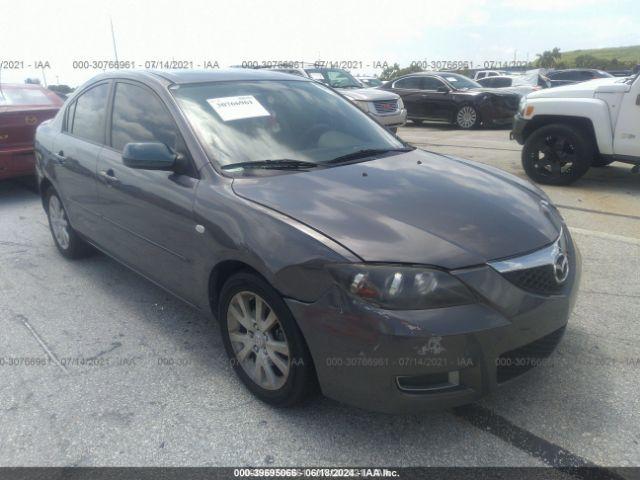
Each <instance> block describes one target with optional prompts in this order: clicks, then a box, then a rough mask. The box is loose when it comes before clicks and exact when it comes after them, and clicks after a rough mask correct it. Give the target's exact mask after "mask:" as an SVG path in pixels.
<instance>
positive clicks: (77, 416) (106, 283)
mask: <svg viewBox="0 0 640 480" xmlns="http://www.w3.org/2000/svg"><path fill="white" fill-rule="evenodd" d="M399 135H400V136H401V137H402V138H404V139H405V140H407V141H408V142H410V143H413V144H415V145H416V146H419V147H420V148H424V149H427V150H432V151H435V152H439V153H446V154H451V155H457V156H461V157H466V158H470V159H472V160H475V161H478V162H483V163H487V164H490V165H493V166H495V167H498V168H501V169H504V170H506V171H508V172H510V173H514V174H516V175H518V176H520V177H523V178H524V174H523V172H522V169H521V167H520V164H519V159H520V147H519V146H518V145H517V144H516V143H515V142H510V141H509V140H508V131H506V130H487V131H483V130H477V131H471V132H466V131H459V130H453V129H450V128H448V127H416V126H411V125H409V126H407V127H405V128H402V129H400V131H399ZM544 190H545V191H546V192H547V193H548V194H549V195H550V197H551V198H552V200H553V201H554V202H555V203H556V204H557V205H559V206H560V210H561V212H562V214H563V216H564V217H565V219H566V220H567V223H568V225H569V227H570V229H571V231H572V232H573V234H574V238H575V240H576V242H577V244H578V246H579V248H580V249H581V251H582V254H583V262H584V273H583V280H582V287H581V290H580V294H579V299H578V303H577V305H576V308H575V310H574V312H573V315H572V316H571V319H570V322H569V326H568V329H567V333H566V335H565V337H564V340H563V341H562V342H561V344H560V346H559V347H558V349H557V351H556V352H555V353H554V354H553V356H552V357H551V358H550V360H549V362H547V363H545V364H544V365H542V366H540V367H538V368H537V369H534V370H533V371H532V372H530V373H529V374H527V375H525V376H523V377H522V378H520V379H518V380H516V381H514V382H512V383H510V384H507V385H505V386H504V387H503V388H502V389H500V390H499V391H498V392H497V393H495V394H494V395H492V396H491V397H488V398H486V399H484V400H482V401H481V402H479V403H478V404H476V405H474V406H472V407H469V408H461V409H456V410H451V411H442V412H435V413H430V414H423V415H415V416H389V415H382V414H375V413H369V412H365V411H362V410H358V409H355V408H351V407H347V406H344V405H341V404H338V403H336V402H333V401H331V400H328V399H325V398H322V397H318V398H316V399H314V400H312V401H310V402H308V403H307V404H305V405H304V406H302V407H300V408H296V409H293V410H276V409H273V408H270V407H268V406H266V405H264V404H262V403H260V402H259V401H257V400H256V399H254V398H253V397H252V396H251V394H250V393H249V392H248V391H247V390H245V389H244V388H243V386H242V385H241V384H240V382H239V380H237V379H236V377H235V375H234V374H233V372H232V371H231V368H230V367H229V365H228V363H227V361H226V356H225V353H224V348H223V346H222V342H221V339H220V335H219V333H218V330H217V326H216V325H211V324H207V323H206V322H205V320H204V319H203V318H202V317H201V316H199V315H198V314H197V313H196V312H195V311H194V310H192V309H190V308H189V307H187V306H185V305H183V304H182V303H180V302H179V301H178V300H175V299H174V298H172V297H171V296H170V295H168V294H167V293H165V292H164V291H162V290H160V289H158V288H157V287H155V286H154V285H152V284H151V283H149V282H147V281H146V280H144V279H142V278H141V277H139V276H137V275H136V274H135V273H133V272H131V271H129V270H127V269H126V268H124V267H122V266H121V265H119V264H118V263H116V262H115V261H113V260H111V259H109V258H107V257H105V256H104V255H99V254H98V255H95V256H94V257H91V258H89V259H86V260H82V261H77V262H70V261H67V260H65V259H64V258H62V257H61V256H60V255H59V254H58V253H57V251H56V249H55V247H54V244H53V241H52V239H51V236H50V234H49V230H48V226H47V222H46V217H45V214H44V212H43V210H42V207H41V204H40V200H39V198H38V196H37V195H36V194H35V193H34V192H33V191H32V190H30V189H29V188H28V187H27V186H26V185H25V184H23V183H21V182H17V181H6V182H0V293H1V295H0V332H2V334H1V335H0V375H1V378H2V382H1V383H0V412H1V424H0V465H3V466H31V465H56V466H67V465H78V466H96V465H100V466H104V465H110V466H111V465H118V466H126V465H137V466H144V465H159V466H165V465H167V466H168V465H180V466H209V465H227V466H242V465H256V466H258V465H264V466H269V465H278V466H284V465H297V466H301V465H305V466H307V465H309V466H312V465H340V466H342V465H390V466H432V465H438V466H446V465H461V466H475V465H478V466H522V465H524V466H537V465H552V466H562V465H565V466H568V465H585V464H586V465H591V464H597V465H602V466H612V465H616V466H638V465H640V387H639V386H640V348H639V347H638V345H639V342H640V338H639V337H640V326H639V322H638V312H640V288H639V287H640V208H639V207H640V175H633V174H631V173H630V167H629V166H627V165H623V164H619V163H614V164H612V165H611V166H610V167H607V168H603V169H592V170H591V171H590V172H589V173H588V174H587V175H586V176H585V177H584V178H583V179H581V180H580V181H578V182H577V183H576V184H575V185H574V186H572V187H562V188H559V187H558V188H556V187H551V188H547V187H545V188H544Z"/></svg>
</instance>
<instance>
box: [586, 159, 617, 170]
mask: <svg viewBox="0 0 640 480" xmlns="http://www.w3.org/2000/svg"><path fill="white" fill-rule="evenodd" d="M612 163H613V160H609V159H607V158H602V157H595V158H594V159H593V162H591V166H592V167H596V168H600V167H606V166H607V165H611V164H612Z"/></svg>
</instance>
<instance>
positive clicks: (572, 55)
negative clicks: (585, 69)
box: [560, 45, 640, 65]
mask: <svg viewBox="0 0 640 480" xmlns="http://www.w3.org/2000/svg"><path fill="white" fill-rule="evenodd" d="M561 53H562V58H561V59H560V61H561V62H563V63H565V64H567V65H573V64H574V62H575V60H576V57H578V56H579V55H592V56H594V57H596V58H600V59H603V60H613V59H614V58H617V59H618V61H619V62H624V63H626V62H630V63H633V64H640V45H633V46H630V47H612V48H592V49H587V50H571V51H569V52H561Z"/></svg>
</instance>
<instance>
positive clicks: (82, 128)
mask: <svg viewBox="0 0 640 480" xmlns="http://www.w3.org/2000/svg"><path fill="white" fill-rule="evenodd" d="M108 96H109V84H107V83H103V84H101V85H98V86H97V87H93V88H91V89H90V90H87V91H86V92H84V93H83V94H82V95H80V96H79V97H78V99H77V100H76V101H75V105H74V106H72V110H71V111H72V112H73V121H72V122H71V123H67V126H68V127H70V132H71V133H72V134H73V135H74V136H76V137H79V138H82V139H84V140H89V141H91V142H95V143H100V144H103V143H104V131H105V125H106V118H107V97H108Z"/></svg>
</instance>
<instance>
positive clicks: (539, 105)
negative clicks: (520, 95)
mask: <svg viewBox="0 0 640 480" xmlns="http://www.w3.org/2000/svg"><path fill="white" fill-rule="evenodd" d="M639 78H640V76H639V75H637V74H636V75H635V76H633V77H628V78H616V77H612V78H602V79H599V80H592V81H590V82H584V83H579V84H576V85H569V86H565V87H559V88H553V89H549V90H541V91H539V92H535V93H532V94H530V95H529V96H528V97H527V98H526V99H523V100H522V102H521V103H520V107H519V111H518V114H517V115H516V117H515V121H514V125H513V131H512V132H511V138H512V139H515V140H516V141H517V142H518V143H519V144H521V145H524V148H523V149H522V166H523V168H524V171H525V172H526V173H527V175H528V176H529V178H531V179H532V180H534V181H536V182H539V183H544V184H549V185H568V184H570V183H573V182H575V181H576V180H577V179H579V178H580V177H582V176H583V175H584V174H585V173H586V172H587V171H588V170H589V168H590V167H605V166H607V165H609V164H610V163H611V162H614V161H618V162H625V163H630V164H633V165H636V167H635V168H636V169H637V168H638V167H637V166H638V165H640V122H638V113H639V112H640V107H639V106H638V103H639V101H638V99H640V80H639Z"/></svg>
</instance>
